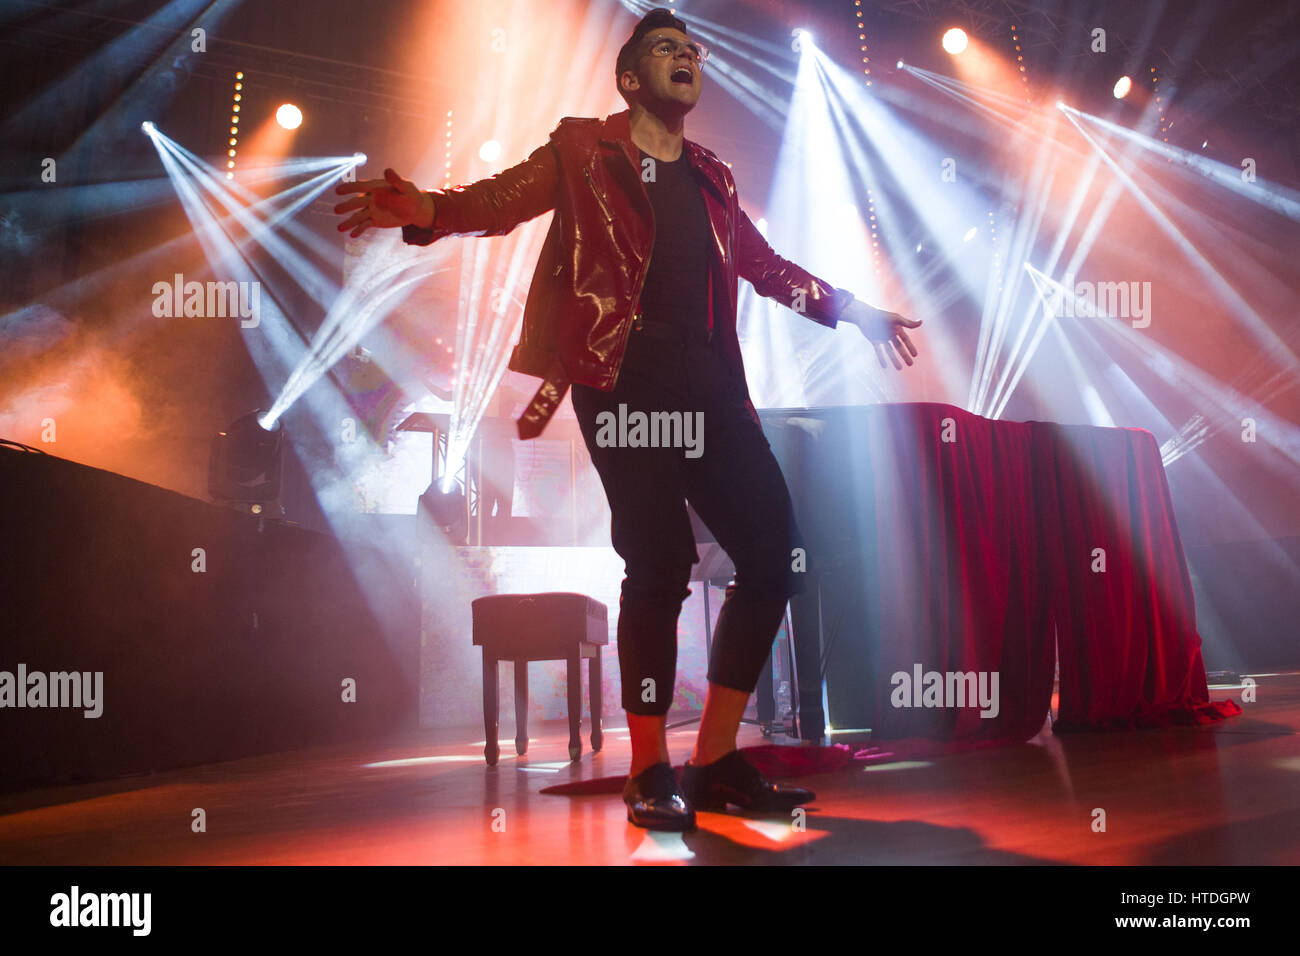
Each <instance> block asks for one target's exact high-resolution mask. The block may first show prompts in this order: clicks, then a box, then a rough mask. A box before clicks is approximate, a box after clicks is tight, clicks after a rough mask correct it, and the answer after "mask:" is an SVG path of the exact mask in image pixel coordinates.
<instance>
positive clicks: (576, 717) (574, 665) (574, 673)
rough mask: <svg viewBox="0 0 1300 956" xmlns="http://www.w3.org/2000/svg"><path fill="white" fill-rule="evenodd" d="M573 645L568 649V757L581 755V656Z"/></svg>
mask: <svg viewBox="0 0 1300 956" xmlns="http://www.w3.org/2000/svg"><path fill="white" fill-rule="evenodd" d="M580 653H581V651H580V650H579V648H578V647H577V646H576V645H575V646H574V648H573V650H571V651H569V658H568V662H569V679H568V685H569V687H568V690H569V759H570V760H577V759H578V758H579V757H580V756H582V658H581V657H579V656H578V655H579V654H580Z"/></svg>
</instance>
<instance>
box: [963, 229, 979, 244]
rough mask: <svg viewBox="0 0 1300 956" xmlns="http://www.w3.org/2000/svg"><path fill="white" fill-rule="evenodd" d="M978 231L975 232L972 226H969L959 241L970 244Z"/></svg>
mask: <svg viewBox="0 0 1300 956" xmlns="http://www.w3.org/2000/svg"><path fill="white" fill-rule="evenodd" d="M978 231H979V230H977V229H976V228H975V227H974V226H971V227H970V228H969V229H967V230H966V235H964V236H962V237H961V241H962V242H970V241H971V240H972V239H974V238H975V233H976V232H978Z"/></svg>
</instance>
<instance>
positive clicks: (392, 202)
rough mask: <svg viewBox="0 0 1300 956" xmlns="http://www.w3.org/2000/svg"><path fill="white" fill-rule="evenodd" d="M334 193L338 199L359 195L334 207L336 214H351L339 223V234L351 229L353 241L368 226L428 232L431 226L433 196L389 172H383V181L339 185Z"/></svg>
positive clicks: (369, 180)
mask: <svg viewBox="0 0 1300 956" xmlns="http://www.w3.org/2000/svg"><path fill="white" fill-rule="evenodd" d="M334 191H335V192H336V193H338V194H339V195H340V196H343V195H346V194H348V193H360V194H361V195H359V196H355V197H353V198H352V199H348V200H346V201H345V202H341V203H339V204H338V205H337V206H335V207H334V211H335V212H336V213H338V214H339V215H343V214H344V213H349V212H350V213H352V215H351V216H349V217H348V218H347V219H345V220H344V221H343V222H341V223H339V232H347V231H348V230H349V229H351V230H352V236H353V237H354V238H355V237H357V236H359V235H361V234H362V233H363V232H365V231H366V230H367V229H369V228H370V227H371V226H379V227H380V228H385V229H391V228H395V227H400V226H419V227H420V228H422V229H428V228H429V227H430V226H432V225H433V215H434V210H433V197H432V196H431V195H429V194H428V193H425V192H421V191H420V190H419V189H417V188H416V185H415V183H413V182H411V181H410V180H407V179H403V178H402V177H401V176H399V175H397V173H395V172H393V171H392V170H391V169H385V170H384V178H383V179H365V180H362V181H360V182H355V183H341V184H339V185H338V186H337V187H335V189H334Z"/></svg>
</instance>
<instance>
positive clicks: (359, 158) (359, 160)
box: [352, 153, 366, 166]
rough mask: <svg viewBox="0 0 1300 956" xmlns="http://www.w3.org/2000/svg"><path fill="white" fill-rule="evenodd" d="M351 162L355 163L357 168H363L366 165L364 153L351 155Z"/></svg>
mask: <svg viewBox="0 0 1300 956" xmlns="http://www.w3.org/2000/svg"><path fill="white" fill-rule="evenodd" d="M352 161H353V162H354V163H356V164H357V165H358V166H364V165H365V164H366V154H365V153H353V154H352Z"/></svg>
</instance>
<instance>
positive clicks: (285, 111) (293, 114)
mask: <svg viewBox="0 0 1300 956" xmlns="http://www.w3.org/2000/svg"><path fill="white" fill-rule="evenodd" d="M275 121H276V122H277V123H279V124H280V125H281V126H283V127H284V128H285V129H297V128H298V127H299V126H301V125H302V110H300V109H298V107H296V106H294V105H293V104H292V103H285V104H283V105H282V106H281V107H280V108H279V109H278V110H276V111H275Z"/></svg>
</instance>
